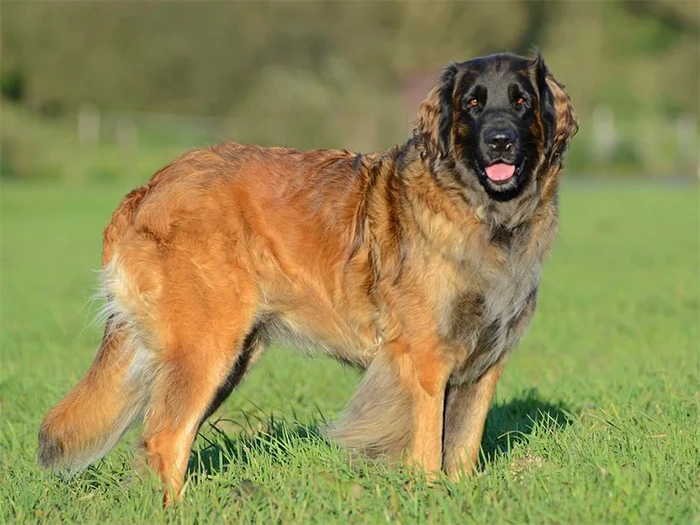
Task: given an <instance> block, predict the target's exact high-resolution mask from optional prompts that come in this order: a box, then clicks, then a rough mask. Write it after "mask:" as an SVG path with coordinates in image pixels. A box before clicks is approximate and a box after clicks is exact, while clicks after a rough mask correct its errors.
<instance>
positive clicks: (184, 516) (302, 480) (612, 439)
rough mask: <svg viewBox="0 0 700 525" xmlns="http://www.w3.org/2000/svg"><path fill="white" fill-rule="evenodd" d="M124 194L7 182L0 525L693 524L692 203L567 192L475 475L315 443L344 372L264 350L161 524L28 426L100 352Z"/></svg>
mask: <svg viewBox="0 0 700 525" xmlns="http://www.w3.org/2000/svg"><path fill="white" fill-rule="evenodd" d="M127 189H128V188H127V187H123V186H122V187H117V186H100V187H96V186H92V187H91V186H73V187H67V186H39V185H22V184H10V183H5V184H3V187H2V195H1V204H2V209H1V212H2V226H1V228H2V229H1V232H0V233H1V236H2V237H1V241H2V244H1V248H2V250H1V265H2V266H1V272H2V273H1V278H2V281H1V286H0V293H1V295H0V300H1V303H0V304H1V307H2V318H1V325H0V330H1V331H0V344H1V345H2V346H1V351H2V354H1V368H0V408H1V410H2V424H1V426H0V462H1V465H0V521H1V522H3V523H7V522H23V523H24V522H39V521H41V522H49V523H58V522H86V523H97V522H102V523H131V522H134V523H137V522H138V523H153V522H163V521H172V522H180V523H209V522H230V523H248V522H256V523H266V524H267V523H299V522H308V523H329V522H330V523H346V522H350V523H381V522H395V523H465V522H480V523H487V522H488V523H504V522H535V523H544V522H548V523H662V522H673V523H689V522H693V523H700V468H699V461H700V455H699V454H698V443H700V425H699V421H698V419H699V418H698V408H699V404H700V392H699V391H698V390H699V386H698V385H699V384H700V382H699V379H700V378H699V376H698V364H699V363H698V341H699V336H700V334H699V333H698V332H699V330H698V324H699V323H698V320H699V301H698V296H699V288H700V283H699V277H698V269H699V268H700V261H699V260H698V259H699V252H700V251H699V244H700V243H699V241H700V236H699V232H698V224H699V219H700V217H699V214H698V196H697V191H696V188H691V187H679V188H671V187H662V186H655V187H650V186H647V187H644V186H638V187H636V186H631V185H619V186H617V187H613V186H597V187H587V188H584V187H580V186H577V185H574V184H571V185H569V186H568V187H565V190H564V192H563V194H562V198H561V209H562V227H561V234H560V238H559V241H558V243H557V245H556V246H555V249H554V252H553V255H552V258H551V259H550V261H549V262H548V263H547V265H546V267H545V271H544V278H543V284H542V290H541V295H540V297H541V299H540V301H539V305H538V312H537V315H536V316H535V321H534V323H533V326H532V329H531V330H530V331H529V333H528V334H527V335H526V336H525V338H524V340H523V342H522V344H521V346H520V348H519V349H518V350H517V351H516V352H515V353H514V354H513V356H512V358H511V360H510V362H509V364H508V366H507V369H506V372H505V374H504V376H503V379H502V380H501V383H500V385H499V387H498V392H497V395H496V401H495V403H494V406H493V407H492V410H491V413H490V415H489V420H488V424H487V432H486V436H485V439H484V444H483V445H484V449H483V450H484V457H483V461H482V463H481V465H480V471H479V474H478V475H477V476H475V477H473V478H471V479H469V480H467V481H465V482H463V483H460V484H453V483H449V482H447V481H446V480H439V481H438V482H437V483H436V484H435V485H434V486H429V485H428V484H427V483H426V482H425V481H424V480H423V479H422V478H421V477H420V476H417V475H416V474H415V473H414V472H411V471H410V470H409V469H406V468H403V469H397V468H388V467H385V466H383V465H381V464H377V463H368V462H363V461H358V460H357V459H352V458H350V457H348V455H347V454H345V453H344V452H343V451H342V450H339V449H338V448H337V447H336V446H334V445H333V444H331V443H328V442H327V441H325V440H324V439H323V438H322V437H320V436H319V434H318V427H319V425H320V424H321V423H322V421H323V420H324V419H330V418H332V417H333V416H334V415H336V414H337V413H338V411H339V410H340V409H341V408H342V406H343V403H344V402H345V401H346V400H347V399H348V398H349V396H350V394H351V392H352V390H353V387H354V386H355V385H356V384H357V382H358V379H359V378H358V376H357V375H356V374H355V373H354V372H352V371H349V370H345V369H343V368H342V367H340V366H339V365H337V364H335V363H333V362H331V361H329V360H326V359H324V358H318V359H308V358H304V357H301V356H299V355H297V354H295V353H293V352H289V351H283V350H280V349H273V350H272V351H270V352H269V353H268V354H267V355H266V356H265V358H263V360H262V362H261V364H259V365H258V366H257V368H256V369H255V370H254V371H253V372H252V373H251V375H250V377H249V379H248V380H247V381H246V382H245V384H244V385H243V386H242V387H241V388H240V389H239V390H237V391H236V392H235V393H234V394H233V395H232V396H231V398H230V399H229V400H228V401H227V402H226V403H225V404H224V406H223V407H222V408H221V409H220V411H219V412H218V413H217V414H216V415H215V416H214V419H213V420H212V421H216V418H219V419H218V422H216V423H215V425H214V426H211V425H208V424H207V425H205V427H203V430H202V433H201V435H200V437H199V438H198V441H197V443H196V447H195V453H194V454H193V456H192V461H191V464H190V467H191V468H190V470H191V472H190V477H189V480H190V481H189V486H188V489H187V492H186V497H185V499H184V501H182V502H181V503H180V504H179V505H177V506H175V507H174V508H169V509H166V510H163V509H162V508H161V505H160V496H159V494H158V492H157V489H156V488H155V486H154V484H153V483H152V481H151V480H149V479H146V478H142V477H141V476H140V475H139V474H138V473H137V471H136V470H134V469H133V468H132V466H131V465H132V459H133V458H132V454H131V452H130V450H131V449H130V447H129V444H128V443H123V444H121V445H120V446H119V447H118V448H117V449H116V450H115V451H113V452H112V453H111V454H110V455H108V456H107V458H106V459H105V460H104V461H102V462H100V463H99V464H97V465H95V466H94V467H92V468H90V469H89V470H88V471H87V472H85V473H84V474H81V475H79V476H78V477H76V478H74V479H72V480H70V481H61V480H60V479H58V478H57V477H55V476H54V475H52V474H49V473H46V472H44V471H42V470H41V469H39V468H38V467H37V465H36V461H35V455H36V448H37V442H36V436H37V430H38V426H39V423H40V421H41V418H42V417H43V415H44V414H45V412H46V411H47V410H48V409H49V408H50V407H51V406H52V405H53V404H54V403H55V402H56V401H57V400H58V399H59V397H60V396H61V395H62V394H63V393H65V391H66V390H67V389H68V388H69V387H70V386H72V384H73V383H74V382H75V381H76V380H77V379H78V378H79V377H80V376H81V374H82V373H83V372H84V371H85V369H86V368H87V366H88V365H89V363H90V360H91V358H92V356H93V353H94V349H95V348H96V345H97V342H98V338H99V328H97V327H93V328H89V329H86V328H85V326H86V325H87V323H88V321H89V320H90V315H91V312H93V311H94V309H95V306H94V305H93V306H90V304H89V303H88V300H89V298H90V295H91V294H92V292H93V291H94V285H95V283H94V273H93V271H92V270H95V269H97V267H98V265H99V257H100V242H101V230H102V228H103V226H104V225H105V224H106V222H107V221H108V219H109V216H110V214H111V212H112V210H113V209H114V207H115V206H116V204H117V202H118V201H119V199H120V197H121V195H123V194H124V193H125V191H126V190H127ZM387 423H388V424H390V423H389V422H387ZM129 437H130V440H131V442H132V443H133V441H134V439H135V438H136V435H134V434H132V435H130V436H129Z"/></svg>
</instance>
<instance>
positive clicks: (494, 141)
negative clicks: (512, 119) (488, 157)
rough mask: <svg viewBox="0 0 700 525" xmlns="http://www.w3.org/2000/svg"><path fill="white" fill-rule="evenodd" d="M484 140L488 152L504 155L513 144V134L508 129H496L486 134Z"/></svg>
mask: <svg viewBox="0 0 700 525" xmlns="http://www.w3.org/2000/svg"><path fill="white" fill-rule="evenodd" d="M484 140H485V141H486V144H487V145H488V147H489V149H490V150H492V151H494V152H498V153H504V152H506V151H508V150H510V148H511V147H512V146H513V143H514V142H515V132H514V131H512V130H509V129H496V130H494V131H490V132H488V133H487V134H486V136H485V137H484Z"/></svg>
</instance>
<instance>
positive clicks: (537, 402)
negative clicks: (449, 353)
mask: <svg viewBox="0 0 700 525" xmlns="http://www.w3.org/2000/svg"><path fill="white" fill-rule="evenodd" d="M227 422H228V423H229V424H230V423H232V422H230V421H228V420H225V419H219V420H217V421H215V422H213V423H209V424H207V426H208V427H209V429H210V430H211V432H205V433H200V436H199V440H198V446H197V447H195V451H194V454H193V455H192V457H191V459H190V462H189V466H188V477H189V478H190V480H191V482H194V483H197V480H198V479H199V478H201V477H206V476H208V475H215V474H218V473H221V472H223V471H225V470H226V469H227V468H228V467H229V465H232V466H234V467H235V465H248V464H250V463H251V461H254V459H253V458H254V457H255V456H257V455H260V454H263V455H267V456H269V457H270V459H271V460H272V461H277V460H279V461H280V462H282V461H283V460H284V458H285V457H286V456H288V455H289V454H290V453H291V452H290V451H291V450H292V449H293V448H295V447H297V446H298V445H299V444H301V443H303V442H307V443H309V442H310V443H311V444H312V446H314V447H318V446H320V447H328V446H331V445H330V443H329V441H328V440H327V439H326V438H325V437H324V435H323V432H322V427H323V422H322V421H321V420H313V421H310V422H309V423H300V422H298V421H293V422H289V421H287V420H285V419H275V418H273V417H270V419H269V420H267V421H266V422H264V423H263V424H258V425H257V427H258V429H259V430H256V431H255V432H250V431H247V432H241V431H236V430H235V427H233V428H234V430H233V432H231V430H230V428H231V427H232V425H226V424H225V423H227ZM571 423H572V416H571V412H570V410H569V409H568V407H567V406H566V405H564V404H563V403H561V402H551V401H546V400H544V399H542V398H541V396H540V395H539V394H538V392H537V390H534V389H532V390H528V391H525V392H524V393H522V394H521V395H519V396H518V397H515V398H513V399H509V400H506V401H504V402H502V403H498V402H496V403H495V404H494V405H493V406H492V407H491V410H490V411H489V415H488V418H487V421H486V428H485V430H484V437H483V439H482V453H481V460H480V468H485V467H487V466H488V465H489V464H491V463H493V462H494V461H496V460H497V459H498V458H500V457H503V456H507V455H508V454H510V451H511V450H512V449H513V447H514V446H517V445H519V444H524V443H527V442H528V441H529V440H530V438H531V437H532V434H533V432H535V429H538V430H539V431H544V432H557V431H560V430H562V429H563V428H564V427H566V426H568V425H570V424H571ZM225 427H229V428H227V430H224V428H225ZM248 428H250V426H249V425H248Z"/></svg>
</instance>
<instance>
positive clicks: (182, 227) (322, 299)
mask: <svg viewBox="0 0 700 525" xmlns="http://www.w3.org/2000/svg"><path fill="white" fill-rule="evenodd" d="M576 131H577V121H576V117H575V115H574V112H573V110H572V108H571V105H570V102H569V97H568V96H567V94H566V93H565V92H564V90H563V86H562V85H561V84H559V83H558V82H557V81H556V80H555V79H554V78H553V77H552V76H551V75H550V74H549V73H548V71H547V69H546V67H545V64H544V62H543V60H542V59H541V57H539V56H538V57H537V58H536V59H534V60H529V59H526V58H522V57H519V56H515V55H510V54H501V55H492V56H487V57H483V58H477V59H475V60H470V61H468V62H461V63H455V64H452V65H450V66H449V67H448V68H447V69H446V70H445V71H444V73H443V74H442V76H441V77H440V79H439V81H438V82H437V84H436V86H435V87H434V88H433V89H432V91H431V92H430V93H429V94H428V97H427V98H426V100H425V102H424V103H423V104H422V106H421V108H420V113H419V119H418V123H417V127H416V130H415V133H414V136H413V137H412V138H411V139H409V140H408V141H407V142H406V143H404V144H401V145H399V146H395V147H393V148H391V149H389V150H387V151H383V152H381V153H374V154H368V155H363V154H356V153H351V152H348V151H344V150H331V151H297V150H292V149H286V148H259V147H255V146H245V145H240V144H234V143H228V144H223V145H220V146H216V147H212V148H209V149H204V150H197V151H193V152H190V153H188V154H186V155H184V156H183V157H181V158H179V159H178V160H176V161H175V162H174V163H173V164H171V165H169V166H167V167H166V168H164V169H162V170H161V171H159V172H158V173H156V174H155V175H154V177H153V178H152V179H151V181H150V182H149V183H148V184H146V185H145V186H142V187H140V188H138V189H136V190H134V191H133V192H131V193H130V194H129V195H127V196H126V198H125V199H124V200H123V201H122V203H121V204H120V206H119V208H118V209H117V211H116V212H115V213H114V216H113V217H112V221H111V222H110V224H109V226H107V228H106V230H105V233H104V251H103V255H102V263H103V270H102V287H103V290H104V294H105V296H106V307H105V312H106V314H107V321H106V328H105V333H104V338H103V340H102V344H101V347H100V349H99V352H98V353H97V356H96V358H95V361H94V363H93V364H92V367H91V368H90V369H89V371H88V372H87V375H86V376H85V378H84V379H83V380H82V381H81V382H80V383H78V385H77V386H76V387H75V388H74V389H73V390H71V391H70V392H69V393H68V394H67V396H66V397H65V398H64V399H63V400H62V401H61V402H60V403H59V404H58V405H57V406H56V407H54V408H53V409H52V410H51V411H50V412H49V414H48V415H47V416H46V418H45V420H44V422H43V424H42V426H41V430H40V434H39V460H40V462H41V463H42V464H43V465H46V466H49V467H53V468H58V469H61V468H67V469H71V470H76V469H80V468H82V467H85V466H86V465H88V464H89V463H90V462H92V461H95V460H96V459H98V458H100V457H101V456H103V455H104V454H106V453H107V452H108V451H109V450H110V448H111V447H112V446H113V445H114V444H115V443H116V442H117V440H118V439H119V438H120V436H121V435H122V433H123V432H124V431H125V429H126V428H127V427H128V426H129V424H130V423H132V422H133V421H134V420H136V419H137V418H143V420H144V434H143V444H144V446H145V449H146V455H147V458H148V462H149V464H150V466H151V467H152V468H153V469H154V470H155V471H156V472H157V473H158V474H159V475H160V477H161V478H162V480H163V481H164V482H165V483H166V484H167V485H168V486H169V487H170V489H171V491H170V493H174V494H178V493H180V492H181V489H182V486H183V478H184V474H185V470H186V466H187V462H188V457H189V454H190V449H191V446H192V442H193V439H194V438H195V435H196V433H197V430H198V428H199V426H200V425H201V424H202V422H203V421H204V420H205V418H207V417H208V416H209V415H210V414H211V413H212V412H213V411H214V410H215V409H216V408H217V407H218V406H219V404H220V403H221V402H222V401H223V400H224V399H225V398H226V397H227V396H228V395H229V393H230V392H231V390H232V389H233V388H234V387H235V386H236V385H237V384H238V382H239V381H240V380H241V378H242V377H243V376H244V375H245V373H246V372H247V371H248V370H249V369H250V367H251V366H252V365H253V363H255V361H256V360H257V359H258V358H259V357H260V355H261V354H262V352H263V351H264V350H265V348H266V347H267V346H268V344H269V342H270V340H272V339H275V338H278V337H285V338H291V339H292V340H293V341H295V342H300V343H302V344H305V345H310V346H312V347H313V348H316V349H318V351H319V352H322V353H326V354H329V355H331V356H333V357H335V358H337V359H339V360H341V361H343V362H346V363H351V364H353V365H356V366H358V367H360V368H363V369H366V373H365V376H364V379H363V380H362V383H361V385H360V386H359V388H358V390H357V392H356V393H355V395H354V397H353V398H352V400H351V401H350V403H349V405H348V407H347V410H346V412H345V414H344V417H343V418H342V421H341V422H339V423H338V424H336V425H334V426H333V427H332V428H331V429H330V430H329V432H330V435H331V436H333V437H334V438H335V439H337V440H338V441H339V442H340V443H342V444H344V445H346V446H348V447H350V448H351V449H354V450H358V451H361V452H363V453H365V454H368V455H372V456H378V455H381V456H386V457H399V456H405V457H406V458H407V459H408V460H409V461H412V462H414V463H415V464H417V465H419V466H421V467H422V468H424V469H425V470H426V471H436V470H439V469H440V468H441V467H444V469H445V470H446V471H447V473H448V474H449V475H451V476H457V475H459V474H460V473H461V472H465V471H466V472H468V471H469V470H470V469H471V468H472V466H473V465H474V463H475V462H476V460H477V457H478V451H479V446H480V441H481V436H482V432H483V427H484V421H485V418H486V413H487V411H488V407H489V404H490V402H491V399H492V396H493V392H494V389H495V386H496V382H497V381H498V378H499V376H500V374H501V371H502V369H503V365H504V362H505V360H506V357H507V355H508V354H509V352H510V351H511V350H512V349H513V347H514V346H515V345H516V344H517V342H518V340H519V339H520V337H521V336H522V335H523V333H524V332H525V329H526V328H527V326H528V324H529V323H530V320H531V319H532V316H533V313H534V311H535V301H536V298H537V290H538V284H539V281H540V271H541V267H542V263H543V260H544V259H545V257H546V255H547V253H548V251H549V249H550V246H551V245H552V241H553V240H554V237H555V234H556V230H557V186H558V183H559V174H560V171H561V169H562V154H563V153H564V150H565V148H566V146H567V144H568V142H569V140H570V139H571V137H572V136H573V135H574V134H575V132H576Z"/></svg>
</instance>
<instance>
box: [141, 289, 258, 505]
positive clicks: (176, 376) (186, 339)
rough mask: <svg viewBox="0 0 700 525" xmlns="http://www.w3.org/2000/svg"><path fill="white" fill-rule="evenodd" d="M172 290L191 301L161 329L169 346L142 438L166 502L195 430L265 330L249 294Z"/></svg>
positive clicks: (177, 488)
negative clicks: (159, 480)
mask: <svg viewBox="0 0 700 525" xmlns="http://www.w3.org/2000/svg"><path fill="white" fill-rule="evenodd" d="M172 288H173V289H174V290H175V292H173V294H174V295H175V294H176V295H177V297H174V298H173V300H174V301H177V302H179V303H181V304H185V301H186V300H187V298H188V297H189V298H190V299H192V300H191V301H189V302H187V303H186V304H187V308H184V309H183V310H182V313H181V314H178V315H177V316H173V317H172V319H171V322H170V326H168V327H166V328H165V330H167V331H168V333H169V334H170V335H169V336H168V337H167V339H168V340H169V342H168V343H167V345H166V346H165V347H164V348H162V349H161V354H160V355H159V356H158V359H159V362H160V367H159V369H158V372H157V374H156V377H155V379H154V384H153V392H152V395H151V399H150V402H149V404H148V407H147V409H146V415H145V419H144V432H143V445H144V448H145V452H146V457H147V461H148V464H149V466H150V467H151V469H152V470H153V471H155V472H156V473H157V474H158V476H159V477H160V479H161V481H162V482H163V483H164V484H165V485H166V489H167V492H166V495H165V502H166V503H168V502H170V501H171V500H172V499H173V497H179V496H181V494H182V489H183V486H184V476H185V473H186V469H187V463H188V459H189V456H190V451H191V448H192V444H193V441H194V439H195V437H196V435H197V431H198V429H199V427H200V425H201V424H202V422H203V421H204V420H205V419H206V418H207V417H208V416H209V415H210V414H211V413H212V412H213V411H214V410H215V409H216V408H217V407H218V406H219V404H221V402H223V400H224V399H225V398H226V397H227V396H228V394H230V392H231V390H232V389H233V388H234V387H235V386H236V385H237V384H238V382H239V381H240V380H241V379H242V377H243V375H244V374H245V372H246V371H247V370H248V369H249V368H250V366H251V365H252V363H253V362H254V361H255V360H256V359H257V357H258V356H259V355H260V353H261V352H262V350H263V349H264V348H265V347H266V341H265V338H264V336H265V334H264V331H260V328H259V327H258V328H256V324H255V323H256V320H255V311H254V300H253V298H252V296H253V294H254V292H253V291H252V290H248V291H247V292H246V291H243V290H242V289H241V288H242V286H236V287H235V288H236V290H237V292H238V296H237V297H236V298H234V297H232V296H231V294H228V293H226V292H225V291H223V290H218V289H217V290H211V289H210V290H206V289H198V290H197V293H195V294H192V292H193V291H194V289H193V288H191V287H190V288H188V286H187V285H184V284H183V283H182V282H173V284H172ZM184 294H187V295H184ZM195 298H196V300H194V299H195ZM183 327H184V328H185V329H182V328H183ZM198 328H199V329H198Z"/></svg>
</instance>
